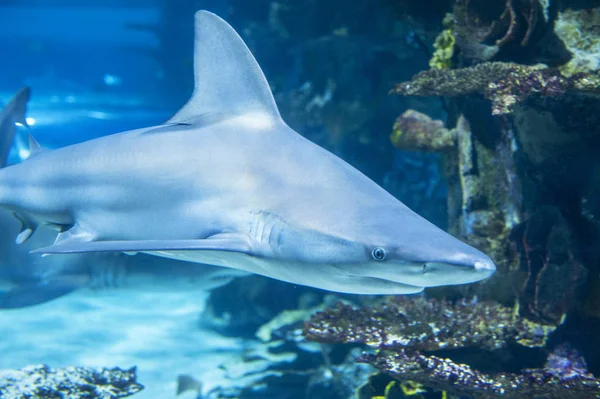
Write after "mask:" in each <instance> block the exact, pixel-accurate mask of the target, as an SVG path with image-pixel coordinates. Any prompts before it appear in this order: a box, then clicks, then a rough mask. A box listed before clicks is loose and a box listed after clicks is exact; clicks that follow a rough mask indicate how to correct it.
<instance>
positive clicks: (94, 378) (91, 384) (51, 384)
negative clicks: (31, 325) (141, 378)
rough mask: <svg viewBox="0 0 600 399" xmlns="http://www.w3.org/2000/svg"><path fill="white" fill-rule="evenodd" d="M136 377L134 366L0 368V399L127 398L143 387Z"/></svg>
mask: <svg viewBox="0 0 600 399" xmlns="http://www.w3.org/2000/svg"><path fill="white" fill-rule="evenodd" d="M136 378H137V377H136V370H135V367H133V368H131V369H129V370H121V369H119V368H112V369H108V368H104V369H101V370H96V369H90V368H86V367H65V368H60V369H52V368H50V367H48V366H46V365H39V366H30V367H25V368H22V369H20V370H0V398H2V399H26V398H48V399H50V398H56V399H58V398H69V399H95V398H96V399H116V398H125V397H127V396H131V395H133V394H135V393H137V392H139V391H141V390H142V389H143V388H144V387H143V386H142V385H141V384H139V383H138V382H137V381H136Z"/></svg>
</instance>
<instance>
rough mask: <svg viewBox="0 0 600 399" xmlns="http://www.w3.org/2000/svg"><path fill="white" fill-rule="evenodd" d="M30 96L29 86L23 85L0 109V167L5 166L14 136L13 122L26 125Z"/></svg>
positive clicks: (14, 127)
mask: <svg viewBox="0 0 600 399" xmlns="http://www.w3.org/2000/svg"><path fill="white" fill-rule="evenodd" d="M30 96H31V90H30V89H29V87H23V88H22V89H21V90H19V92H18V93H17V94H15V96H14V97H13V98H12V100H10V102H9V103H8V104H7V105H6V107H4V108H3V109H2V110H1V111H0V168H3V167H4V166H6V162H7V159H8V153H9V151H10V147H11V146H12V144H13V140H14V137H15V131H16V126H15V124H16V123H20V124H22V125H23V126H27V121H26V119H25V114H26V112H27V102H28V101H29V97H30Z"/></svg>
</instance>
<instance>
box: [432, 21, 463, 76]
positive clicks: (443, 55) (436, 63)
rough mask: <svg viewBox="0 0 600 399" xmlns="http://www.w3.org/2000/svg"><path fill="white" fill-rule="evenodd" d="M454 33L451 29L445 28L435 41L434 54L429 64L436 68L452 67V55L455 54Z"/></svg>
mask: <svg viewBox="0 0 600 399" xmlns="http://www.w3.org/2000/svg"><path fill="white" fill-rule="evenodd" d="M455 43H456V40H455V39H454V34H453V33H452V30H451V29H444V30H443V31H442V32H441V33H440V34H439V35H438V37H436V39H435V42H434V43H433V48H435V51H434V52H433V56H432V57H431V59H430V60H429V66H430V67H431V68H435V69H447V68H450V67H452V57H453V55H454V44H455Z"/></svg>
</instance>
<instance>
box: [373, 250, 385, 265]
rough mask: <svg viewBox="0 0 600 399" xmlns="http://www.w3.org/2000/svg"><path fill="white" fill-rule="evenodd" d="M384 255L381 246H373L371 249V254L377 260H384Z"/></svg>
mask: <svg viewBox="0 0 600 399" xmlns="http://www.w3.org/2000/svg"><path fill="white" fill-rule="evenodd" d="M385 255H386V254H385V249H383V248H381V247H377V248H374V249H373V251H371V256H373V259H375V260H376V261H378V262H381V261H382V260H385Z"/></svg>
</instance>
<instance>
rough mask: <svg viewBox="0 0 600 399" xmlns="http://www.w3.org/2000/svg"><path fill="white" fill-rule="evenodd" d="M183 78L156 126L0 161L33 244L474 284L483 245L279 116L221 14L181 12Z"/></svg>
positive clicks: (299, 276)
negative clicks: (47, 235)
mask: <svg viewBox="0 0 600 399" xmlns="http://www.w3.org/2000/svg"><path fill="white" fill-rule="evenodd" d="M195 24H196V25H195V27H196V33H195V35H196V36H195V56H194V73H195V80H196V87H195V89H194V92H193V94H192V97H191V98H190V100H189V101H188V103H187V104H185V105H184V107H183V108H182V109H181V110H180V111H179V112H177V113H176V114H175V116H173V117H172V118H171V119H170V120H169V121H167V122H166V123H165V124H164V125H161V126H154V127H149V128H144V129H138V130H133V131H128V132H123V133H118V134H114V135H111V136H105V137H102V138H98V139H94V140H91V141H87V142H84V143H81V144H77V145H73V146H70V147H65V148H61V149H57V150H54V151H45V152H43V151H36V152H35V153H33V154H32V156H31V157H30V158H29V159H27V160H26V161H24V162H22V163H20V164H17V165H13V166H9V167H7V168H5V169H2V170H0V207H2V208H5V209H7V210H9V211H10V212H13V213H14V214H15V215H16V216H17V218H18V219H19V220H21V221H22V224H23V232H25V233H23V232H22V233H21V234H20V235H19V237H20V239H19V241H25V240H26V239H27V237H28V236H29V232H30V231H33V230H35V227H36V226H37V225H40V224H44V225H48V226H51V227H53V228H56V229H57V230H58V231H59V234H58V236H57V238H56V241H55V243H54V244H53V245H51V246H48V247H44V248H39V249H37V250H35V251H34V252H38V253H46V254H67V253H85V252H107V251H108V252H119V251H122V252H144V253H148V254H153V255H158V256H162V257H167V258H172V259H179V260H186V261H190V262H202V263H208V264H213V265H218V266H226V267H231V268H235V269H240V270H245V271H248V272H252V273H257V274H261V275H265V276H269V277H272V278H275V279H279V280H283V281H287V282H290V283H295V284H300V285H307V286H312V287H317V288H322V289H325V290H330V291H338V292H345V293H356V294H403V293H415V292H420V291H421V290H422V289H423V287H432V286H440V285H450V284H464V283H471V282H475V281H479V280H482V279H484V278H487V277H489V276H490V275H491V274H493V272H494V271H495V266H494V263H493V262H492V261H491V260H490V258H489V257H487V256H486V255H485V254H483V253H481V252H480V251H478V250H476V249H474V248H472V247H470V246H469V245H467V244H465V243H463V242H461V241H460V240H458V239H456V238H454V237H452V236H451V235H449V234H447V233H445V232H444V231H442V230H440V229H438V228H437V227H435V226H434V225H432V224H431V223H429V222H428V221H426V220H425V219H423V218H421V217H420V216H418V215H417V214H416V213H414V212H412V211H411V210H410V209H409V208H407V207H406V206H405V205H403V204H402V203H401V202H400V201H398V200H397V199H396V198H394V197H393V196H392V195H390V194H389V193H387V192H386V191H385V190H383V189H382V188H381V187H379V186H378V185H377V184H375V183H374V182H373V181H372V180H370V179H369V178H367V177H366V176H365V175H363V174H362V173H360V172H359V171H358V170H356V169H355V168H354V167H352V166H350V165H349V164H348V163H346V162H344V161H343V160H341V159H340V158H338V157H336V156H335V155H333V154H332V153H330V152H328V151H326V150H324V149H323V148H321V147H319V146H317V145H315V144H314V143H312V142H310V141H309V140H307V139H305V138H303V137H302V136H301V135H300V134H298V133H296V132H295V131H294V130H292V129H291V128H290V127H288V126H287V125H286V124H285V122H284V121H283V120H282V119H281V116H280V115H279V111H278V110H277V106H276V104H275V101H274V99H273V96H272V94H271V91H270V88H269V86H268V83H267V81H266V79H265V77H264V75H263V73H262V71H261V69H260V67H259V66H258V64H257V62H256V60H255V59H254V57H253V56H252V54H251V53H250V51H249V50H248V48H247V47H246V45H245V44H244V42H243V41H242V39H241V38H240V37H239V36H238V34H237V33H236V32H235V31H234V30H233V28H231V26H229V25H228V24H227V23H226V22H225V21H223V20H222V19H221V18H219V17H217V16H216V15H214V14H212V13H209V12H207V11H199V12H197V13H196V16H195Z"/></svg>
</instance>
